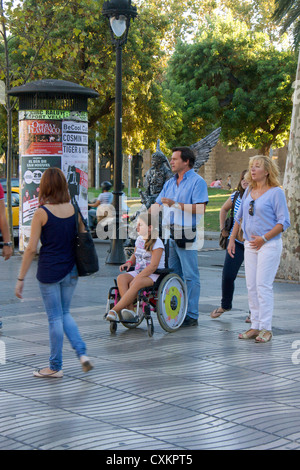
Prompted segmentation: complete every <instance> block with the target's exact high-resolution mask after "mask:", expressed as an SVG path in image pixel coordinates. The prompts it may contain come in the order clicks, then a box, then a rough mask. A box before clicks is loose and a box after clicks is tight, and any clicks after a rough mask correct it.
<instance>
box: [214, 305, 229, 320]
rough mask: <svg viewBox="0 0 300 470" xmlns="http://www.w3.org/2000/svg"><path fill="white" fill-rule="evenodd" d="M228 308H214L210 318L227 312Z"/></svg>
mask: <svg viewBox="0 0 300 470" xmlns="http://www.w3.org/2000/svg"><path fill="white" fill-rule="evenodd" d="M229 310H230V309H226V308H223V307H218V308H216V309H215V310H213V311H212V312H211V314H210V316H211V318H218V317H220V316H221V315H222V313H224V312H229Z"/></svg>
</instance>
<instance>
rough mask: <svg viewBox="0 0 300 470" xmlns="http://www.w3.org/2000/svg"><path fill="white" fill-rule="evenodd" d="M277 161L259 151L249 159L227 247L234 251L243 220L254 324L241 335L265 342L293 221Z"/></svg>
mask: <svg viewBox="0 0 300 470" xmlns="http://www.w3.org/2000/svg"><path fill="white" fill-rule="evenodd" d="M278 174H279V173H278V168H277V165H276V164H275V163H274V161H273V160H271V159H270V158H269V157H267V156H264V155H256V156H255V157H252V158H251V159H250V162H249V171H248V173H247V175H246V176H245V178H246V179H247V180H248V182H249V186H248V189H247V191H245V194H244V196H243V199H242V203H241V205H240V208H239V210H238V212H237V214H236V217H235V224H234V227H233V230H232V233H231V236H230V240H229V244H228V247H227V250H228V254H229V255H230V256H231V257H234V255H235V243H234V240H235V237H236V235H237V232H238V228H239V224H240V223H241V224H242V228H243V232H244V238H245V273H246V283H247V289H248V301H249V309H250V311H251V328H250V330H248V331H245V332H244V333H242V334H240V335H239V338H240V339H255V341H256V342H260V343H266V342H268V341H270V339H271V338H272V316H273V283H274V279H275V276H276V272H277V269H278V266H279V262H280V256H281V251H282V240H281V234H282V232H283V231H284V230H286V229H287V228H288V227H289V225H290V219H289V213H288V208H287V204H286V199H285V195H284V192H283V190H282V189H281V188H280V187H279V181H278Z"/></svg>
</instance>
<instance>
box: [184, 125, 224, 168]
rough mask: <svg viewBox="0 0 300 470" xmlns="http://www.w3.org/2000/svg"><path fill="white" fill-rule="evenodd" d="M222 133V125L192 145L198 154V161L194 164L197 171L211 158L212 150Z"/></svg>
mask: <svg viewBox="0 0 300 470" xmlns="http://www.w3.org/2000/svg"><path fill="white" fill-rule="evenodd" d="M220 133H221V127H218V129H216V130H214V131H213V132H211V134H209V135H207V136H206V137H204V139H202V140H200V141H199V142H196V143H195V144H193V145H191V146H190V147H191V149H192V150H193V151H194V153H195V155H196V161H195V165H194V170H195V171H196V173H197V172H198V170H199V168H200V167H201V166H202V165H204V163H205V162H207V160H208V159H209V155H210V152H211V151H212V149H213V148H214V146H215V145H216V144H217V142H218V140H219V136H220Z"/></svg>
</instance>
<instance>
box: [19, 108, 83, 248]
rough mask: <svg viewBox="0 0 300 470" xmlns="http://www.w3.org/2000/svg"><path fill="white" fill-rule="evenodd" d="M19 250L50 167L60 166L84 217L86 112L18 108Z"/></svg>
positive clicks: (23, 245)
mask: <svg viewBox="0 0 300 470" xmlns="http://www.w3.org/2000/svg"><path fill="white" fill-rule="evenodd" d="M19 134H20V136H19V137H20V138H19V150H20V157H21V158H20V160H21V165H20V173H21V187H20V190H21V191H20V221H19V231H20V245H19V248H20V251H23V249H24V248H26V246H27V243H28V241H29V236H30V227H31V221H32V218H33V214H34V212H35V210H36V209H37V207H38V193H39V183H40V179H41V177H42V174H43V172H44V171H45V170H46V169H47V168H50V167H58V168H60V169H61V170H62V171H63V172H64V174H65V176H66V179H67V181H68V186H69V191H70V195H71V199H72V201H74V200H76V201H77V203H78V205H79V207H80V209H81V212H82V214H83V216H84V217H86V218H87V214H88V209H87V202H88V201H87V190H88V123H87V113H86V112H77V111H65V110H49V111H48V110H29V111H24V110H22V111H20V112H19Z"/></svg>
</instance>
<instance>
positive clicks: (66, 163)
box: [62, 120, 88, 219]
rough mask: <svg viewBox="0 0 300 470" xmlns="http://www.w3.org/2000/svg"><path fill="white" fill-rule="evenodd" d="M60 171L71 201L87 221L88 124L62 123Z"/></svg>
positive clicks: (68, 121) (65, 121) (67, 121)
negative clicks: (62, 173) (67, 186)
mask: <svg viewBox="0 0 300 470" xmlns="http://www.w3.org/2000/svg"><path fill="white" fill-rule="evenodd" d="M62 144H63V153H62V170H63V172H64V174H65V176H66V178H67V181H68V185H69V192H70V195H71V200H72V201H76V202H77V203H78V205H79V207H80V209H81V212H82V215H83V217H84V218H86V219H87V216H88V209H87V202H88V123H87V122H78V121H71V120H64V121H63V122H62Z"/></svg>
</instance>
